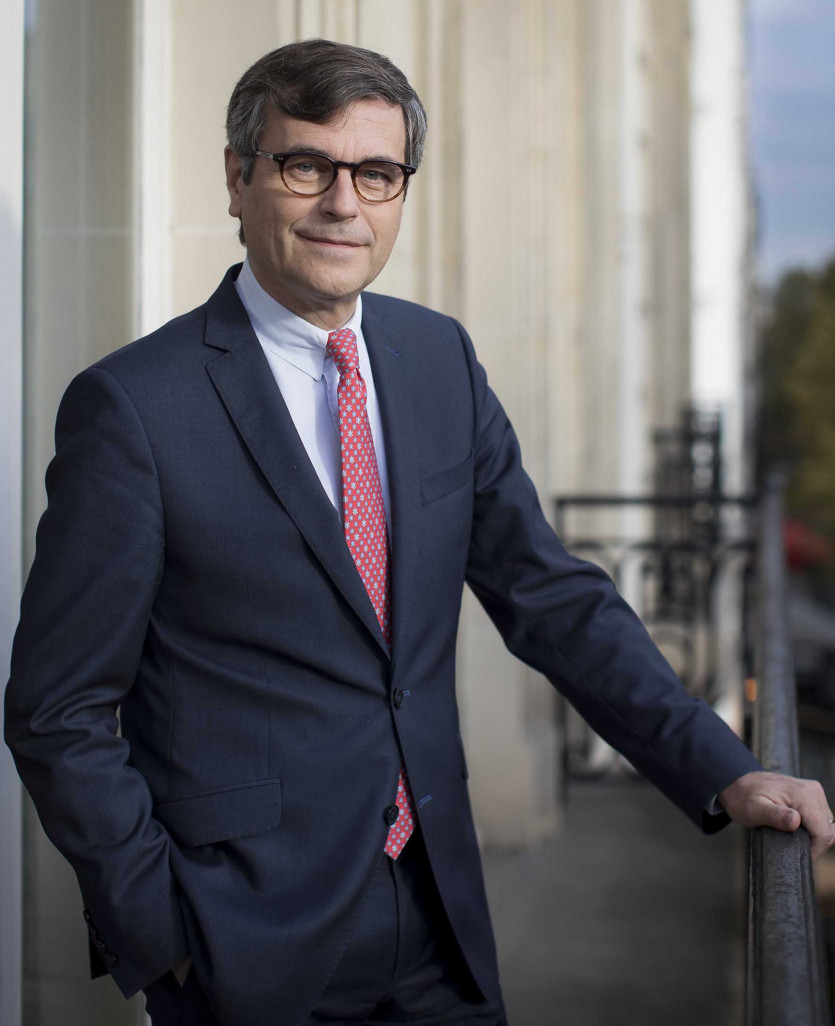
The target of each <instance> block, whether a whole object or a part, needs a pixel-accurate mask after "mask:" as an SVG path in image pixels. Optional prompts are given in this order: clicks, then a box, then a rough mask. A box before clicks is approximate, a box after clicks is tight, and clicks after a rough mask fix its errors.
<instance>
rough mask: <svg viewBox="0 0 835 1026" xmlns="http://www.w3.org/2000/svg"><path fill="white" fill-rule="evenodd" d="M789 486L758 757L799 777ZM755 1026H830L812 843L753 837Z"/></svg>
mask: <svg viewBox="0 0 835 1026" xmlns="http://www.w3.org/2000/svg"><path fill="white" fill-rule="evenodd" d="M782 519H783V479H782V477H781V476H778V475H777V474H774V475H772V476H771V477H770V478H769V479H768V480H767V483H766V486H765V490H764V494H763V500H762V504H761V509H760V533H759V568H760V570H759V606H760V610H759V613H760V623H759V631H760V654H759V662H760V674H759V689H758V694H757V698H756V701H755V706H754V751H755V753H756V755H757V757H758V758H759V760H760V762H761V763H762V764H763V766H765V768H766V769H767V770H773V771H775V772H779V773H788V774H791V775H792V776H797V775H798V773H799V769H800V761H799V753H798V733H797V712H796V698H795V681H794V667H793V663H792V655H791V647H790V641H789V633H788V624H787V617H786V568H785V556H784V551H783V537H782ZM747 1022H748V1026H830V1024H831V1022H832V1018H831V1013H830V1010H829V995H828V985H827V980H826V974H825V971H824V959H823V948H822V941H821V930H820V922H819V917H818V910H817V905H816V901H815V886H814V880H813V877H812V859H811V855H810V850H809V835H808V834H807V833H806V831H805V830H804V829H803V828H802V827H801V828H800V829H799V830H797V831H796V832H794V833H782V832H780V831H778V830H772V829H769V828H765V827H760V828H757V829H755V830H752V831H751V835H750V849H749V904H748V979H747Z"/></svg>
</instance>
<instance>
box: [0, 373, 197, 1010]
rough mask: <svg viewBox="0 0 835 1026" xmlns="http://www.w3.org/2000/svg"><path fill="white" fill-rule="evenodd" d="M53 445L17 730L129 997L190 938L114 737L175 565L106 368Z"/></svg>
mask: <svg viewBox="0 0 835 1026" xmlns="http://www.w3.org/2000/svg"><path fill="white" fill-rule="evenodd" d="M55 450H56V451H55V456H54V457H53V459H52V461H51V462H50V464H49V467H48V468H47V472H46V490H47V499H48V503H47V508H46V510H45V512H44V513H43V515H42V517H41V519H40V522H39V524H38V529H37V534H36V552H35V559H34V562H33V564H32V567H31V570H30V573H29V577H28V580H27V583H26V587H25V589H24V592H23V597H22V600H21V608H20V622H19V624H18V627H17V630H16V632H15V637H14V642H13V646H12V657H11V676H10V679H9V682H8V684H7V686H6V692H5V740H6V743H7V745H8V746H9V748H10V749H11V751H12V755H13V757H14V760H15V763H16V765H17V769H18V772H19V774H20V777H21V779H22V780H23V783H24V785H25V786H26V788H27V790H28V791H29V794H30V795H31V797H32V799H33V801H34V804H35V808H36V809H37V812H38V816H39V817H40V821H41V823H42V825H43V828H44V830H45V832H46V834H47V836H48V837H49V839H50V840H51V841H52V843H53V844H54V845H55V846H56V847H57V848H58V850H59V851H60V852H61V853H62V854H63V855H64V857H65V858H66V859H67V860H68V861H69V862H70V864H71V865H72V867H73V869H74V870H75V873H76V875H77V877H78V882H79V886H80V888H81V894H82V898H83V901H84V906H85V909H84V918H85V920H86V922H87V928H88V931H89V937H90V947H91V955H93V953H96V954H97V955H98V957H99V959H100V960H101V963H103V964H104V965H106V966H107V968H108V969H109V971H110V973H111V975H112V976H113V977H114V979H115V981H116V983H117V985H118V986H119V988H120V990H121V991H122V993H123V994H124V995H125V997H131V996H132V995H133V994H134V993H136V991H137V990H139V989H140V988H141V987H143V986H145V985H147V984H148V983H150V982H152V981H153V980H155V979H158V978H159V977H160V976H161V975H163V974H164V973H165V971H166V970H167V969H168V968H169V967H170V966H172V965H174V964H175V963H176V962H177V961H178V960H180V959H182V958H184V957H185V956H186V955H187V954H188V950H189V949H188V943H187V940H186V934H185V927H184V923H183V918H182V912H181V910H180V904H179V897H180V894H179V888H178V885H177V883H176V881H175V879H174V878H173V875H172V873H171V871H170V868H169V845H170V844H172V843H173V842H172V841H171V840H170V838H169V836H168V834H167V833H166V831H165V830H164V828H163V827H162V825H161V824H160V823H159V822H158V821H157V820H156V819H154V818H153V817H152V815H151V811H152V799H151V794H150V791H149V789H148V785H147V783H146V781H145V779H144V777H143V776H142V775H141V774H140V773H139V772H138V771H137V770H136V769H135V768H134V767H133V766H132V765H131V758H130V754H131V753H130V745H129V744H128V742H127V741H126V740H124V739H123V738H121V737H120V736H118V734H117V715H116V710H117V707H118V705H119V703H120V702H121V700H122V699H123V698H124V696H125V695H126V694H127V693H128V692H129V691H130V688H131V686H132V684H133V681H134V678H135V675H136V670H137V666H138V663H139V658H140V654H141V651H142V646H143V641H144V638H145V632H146V628H147V624H148V619H149V614H150V610H151V606H152V603H153V600H154V595H155V593H156V589H157V585H158V583H159V580H160V576H161V574H162V568H163V551H164V537H163V515H162V505H161V499H160V490H159V482H158V480H157V476H156V469H155V464H154V460H153V456H152V453H151V449H150V446H149V443H148V439H147V437H146V434H145V431H144V429H143V426H142V423H141V421H140V419H139V417H138V415H137V412H136V410H135V408H134V407H133V405H132V403H131V401H130V399H129V397H128V395H127V394H126V392H125V391H124V389H123V388H122V386H121V384H120V383H119V382H118V380H117V379H116V378H115V377H114V376H113V375H112V374H110V373H109V372H108V371H106V370H104V369H102V368H101V367H96V366H93V367H90V368H88V369H87V370H85V371H82V372H81V373H80V374H78V375H77V376H76V377H75V378H74V379H73V380H72V381H71V382H70V384H69V385H68V387H67V389H66V391H65V393H64V395H63V398H62V400H61V403H60V407H59V410H58V416H57V421H56V428H55ZM91 968H92V969H93V975H99V974H100V972H97V971H96V968H95V966H94V965H93V960H91Z"/></svg>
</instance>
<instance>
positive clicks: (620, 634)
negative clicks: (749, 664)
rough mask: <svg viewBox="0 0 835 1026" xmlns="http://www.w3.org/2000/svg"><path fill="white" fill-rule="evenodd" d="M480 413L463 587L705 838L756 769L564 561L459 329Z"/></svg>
mask: <svg viewBox="0 0 835 1026" xmlns="http://www.w3.org/2000/svg"><path fill="white" fill-rule="evenodd" d="M458 330H459V332H460V334H461V337H462V341H463V344H464V351H465V354H466V358H467V361H468V364H469V369H470V374H471V379H472V386H473V395H474V406H475V424H474V434H475V438H474V445H473V448H474V460H475V467H474V474H475V483H474V489H475V499H474V502H475V505H474V513H473V525H472V533H471V539H470V550H469V556H468V562H467V582H468V584H469V585H470V587H471V588H472V590H473V592H474V593H475V595H476V597H477V598H478V600H479V601H480V603H481V604H482V606H483V607H484V609H485V610H486V612H487V614H488V615H489V616H490V618H491V619H492V621H493V623H494V624H495V625H496V627H497V628H498V630H499V632H500V633H501V635H502V637H503V639H504V642H505V644H506V646H507V648H508V649H509V650H510V651H511V652H512V653H513V654H514V655H516V656H517V657H518V658H520V659H522V660H523V661H524V662H525V663H527V664H528V665H530V666H532V667H533V668H534V669H536V670H538V671H539V672H540V673H543V674H544V675H545V676H546V677H547V678H548V679H549V680H550V681H551V683H552V684H553V685H554V686H555V687H556V688H557V689H558V690H559V691H560V692H561V693H562V694H564V695H565V696H566V697H567V698H568V700H569V701H570V702H571V703H572V705H574V707H575V708H576V709H577V710H578V712H579V713H580V714H581V715H582V716H583V717H584V719H586V720H587V721H588V723H589V724H590V725H591V726H592V727H593V728H594V730H596V731H597V732H598V733H599V734H600V735H601V737H603V738H604V739H605V740H606V741H608V743H609V744H611V745H612V746H613V747H614V748H616V749H617V750H618V751H619V752H621V753H622V754H623V755H624V756H625V757H626V758H627V759H629V761H630V762H631V763H632V764H633V765H634V766H635V768H636V769H637V770H638V771H639V772H640V773H641V774H643V775H644V776H645V777H646V778H647V779H649V780H650V781H651V782H652V783H653V784H655V785H656V786H657V787H658V788H659V789H660V790H661V791H662V792H664V794H666V795H667V796H668V797H669V798H670V799H671V800H672V801H673V802H675V803H676V804H677V805H678V806H679V808H680V809H681V810H682V811H683V812H684V813H685V814H686V815H688V816H689V817H690V818H691V819H692V820H693V822H694V823H696V824H697V825H698V826H699V827H700V828H701V829H702V830H703V831H704V832H705V833H713V832H715V831H716V830H719V829H721V828H722V827H723V826H726V825H727V824H728V823H729V822H730V819H729V817H728V816H727V814H726V813H725V812H724V811H721V812H720V813H719V814H718V815H710V814H709V812H708V809H710V808H711V803H712V799H713V797H714V796H715V795H716V794H717V793H718V792H719V791H721V790H722V789H723V788H724V787H725V786H726V785H727V784H729V783H731V782H732V781H734V780H736V779H737V778H738V777H740V776H742V774H743V773H747V772H750V771H753V770H761V769H762V766H761V765H760V763H759V762H758V760H757V759H756V758H755V757H754V755H753V754H752V753H751V751H750V750H749V749H748V748H747V747H746V746H745V745H744V744H743V743H742V741H741V740H740V739H739V738H738V737H737V736H736V734H735V733H734V732H733V731H732V730H731V729H730V727H728V726H727V724H725V722H724V721H723V720H722V719H721V718H720V717H719V716H717V715H716V713H714V712H713V710H712V709H711V708H710V707H709V706H708V705H707V704H706V703H705V702H703V701H702V700H701V699H696V698H693V697H691V696H690V695H689V694H688V693H687V691H686V689H685V688H684V685H683V684H682V683H681V682H680V681H679V679H678V677H676V675H675V673H674V672H673V670H672V668H671V666H670V665H669V663H668V662H667V661H666V660H665V658H664V657H663V655H662V654H661V652H660V651H659V650H658V648H657V647H656V645H655V644H654V643H653V641H652V640H651V639H650V637H649V635H648V633H647V631H646V629H645V628H644V626H643V625H642V624H641V622H640V620H639V619H638V617H637V616H636V615H635V613H634V612H633V611H632V609H631V608H630V607H629V605H628V604H627V603H626V602H625V601H624V599H623V598H622V597H621V596H620V595H619V594H618V592H617V590H616V588H615V585H614V584H613V582H612V580H611V578H610V577H609V576H608V575H607V574H606V573H605V571H604V570H602V569H601V568H600V567H598V566H596V565H595V564H593V563H590V562H588V561H586V560H581V559H578V558H576V557H574V556H571V555H570V554H569V553H568V552H567V551H566V549H565V548H564V547H563V545H562V543H561V542H560V540H559V539H558V537H557V535H556V534H555V533H554V531H553V529H552V528H551V527H550V525H549V524H548V522H547V521H546V519H545V517H544V515H543V513H542V509H541V507H540V504H539V500H538V498H537V494H536V490H535V488H534V485H533V482H532V481H531V480H530V478H529V477H528V475H527V474H526V473H525V471H524V469H523V467H522V461H521V455H520V451H519V443H518V441H517V439H516V435H515V433H514V431H513V428H512V426H511V424H510V421H509V420H508V418H507V416H506V414H505V412H504V410H503V409H502V407H501V404H500V403H499V401H498V399H497V398H496V396H495V394H494V393H493V391H492V390H491V389H490V387H489V385H488V383H487V376H486V374H485V371H484V368H483V367H482V366H481V365H480V364H479V363H478V361H477V359H476V356H475V353H474V351H473V346H472V342H471V341H470V339H469V336H468V335H467V333H466V331H465V330H464V329H463V328H462V327H461V326H460V325H458Z"/></svg>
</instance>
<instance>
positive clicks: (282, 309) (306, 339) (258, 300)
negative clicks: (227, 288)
mask: <svg viewBox="0 0 835 1026" xmlns="http://www.w3.org/2000/svg"><path fill="white" fill-rule="evenodd" d="M235 288H236V289H237V291H238V295H239V296H240V299H241V302H242V303H243V305H244V309H245V310H246V312H247V314H248V315H249V319H250V321H252V326H253V328H255V333H256V334H257V335H258V339H259V341H260V342H261V344H262V345H263V346H266V347H267V349H269V350H271V351H272V352H274V353H276V354H277V355H278V356H280V357H282V359H284V360H286V361H287V362H288V363H291V364H292V365H293V366H294V367H297V368H298V369H299V370H300V371H304V373H305V374H309V375H310V376H311V377H312V378H314V379H315V380H317V381H318V380H319V378H321V377H322V371H323V369H324V366H325V357H326V355H327V344H328V335H329V334H330V332H329V331H326V330H325V329H324V328H319V327H317V325H315V324H311V323H310V321H306V320H305V319H304V318H303V317H299V316H298V314H294V313H293V312H292V310H288V309H287V307H286V306H282V305H281V303H279V302H277V301H276V300H275V299H273V297H272V296H271V295H270V294H269V293H268V292H266V291H265V290H264V289H262V288H261V286H260V285H259V284H258V281H257V279H256V277H255V275H254V274H253V273H252V268H251V267H250V266H249V258H247V259H246V260H244V265H243V267H242V268H241V270H240V273H239V274H238V277H237V279H236V281H235ZM361 323H362V296H361V295H360V296H357V305H356V308H355V309H354V312H353V314H352V315H351V319H350V320H349V321H348V322H347V323H346V324H343V325H342V327H343V328H350V329H351V330H352V331H353V332H354V334H355V335H356V336H357V337H358V338H359V337H360V333H361V327H360V325H361Z"/></svg>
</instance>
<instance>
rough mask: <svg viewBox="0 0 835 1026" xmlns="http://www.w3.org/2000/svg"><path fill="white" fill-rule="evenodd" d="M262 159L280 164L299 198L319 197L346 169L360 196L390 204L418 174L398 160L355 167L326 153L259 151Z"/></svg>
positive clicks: (286, 182)
mask: <svg viewBox="0 0 835 1026" xmlns="http://www.w3.org/2000/svg"><path fill="white" fill-rule="evenodd" d="M255 152H256V154H257V155H258V156H259V157H269V158H270V160H274V161H275V162H276V164H278V169H279V171H280V173H281V180H282V182H284V184H285V185H286V186H287V188H288V189H289V190H290V192H294V193H296V195H297V196H319V195H321V193H323V192H327V191H328V189H329V188H330V187H331V186H332V185H333V183H334V182H335V181H336V174H337V171H338V170H339V168H341V167H347V168H348V170H349V171H350V172H351V181H352V182H353V183H354V189H355V191H356V193H357V195H358V196H359V197H360V198H361V199H364V200H368V202H369V203H387V202H388V201H389V200H393V199H396V198H397V197H398V196H399V195H400V193H401V192H403V190H404V189H405V188H406V183H407V182H408V180H409V175H413V174H414V173H415V171H417V168H416V167H412V166H411V165H410V164H398V163H397V161H395V160H364V161H362V162H361V163H359V164H352V163H351V162H350V161H347V160H331V158H330V157H326V156H325V155H324V154H323V153H267V151H266V150H256V151H255Z"/></svg>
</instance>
